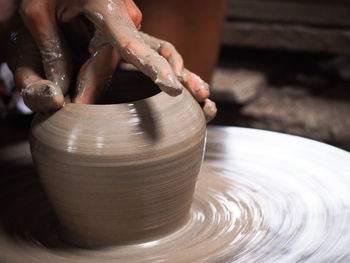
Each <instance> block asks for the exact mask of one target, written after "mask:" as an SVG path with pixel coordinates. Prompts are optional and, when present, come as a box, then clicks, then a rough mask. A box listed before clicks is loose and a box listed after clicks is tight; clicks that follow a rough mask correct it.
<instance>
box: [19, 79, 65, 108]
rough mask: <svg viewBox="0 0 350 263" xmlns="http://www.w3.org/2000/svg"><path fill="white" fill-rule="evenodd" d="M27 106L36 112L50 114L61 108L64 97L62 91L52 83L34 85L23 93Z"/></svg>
mask: <svg viewBox="0 0 350 263" xmlns="http://www.w3.org/2000/svg"><path fill="white" fill-rule="evenodd" d="M21 95H22V96H23V100H24V102H25V104H26V105H27V106H28V107H29V108H30V109H31V110H32V111H35V112H50V111H55V110H57V109H59V108H61V107H62V106H63V104H64V97H63V94H62V91H61V89H59V88H58V87H56V86H54V84H51V83H33V84H32V85H30V86H29V87H27V88H25V89H23V90H22V91H21Z"/></svg>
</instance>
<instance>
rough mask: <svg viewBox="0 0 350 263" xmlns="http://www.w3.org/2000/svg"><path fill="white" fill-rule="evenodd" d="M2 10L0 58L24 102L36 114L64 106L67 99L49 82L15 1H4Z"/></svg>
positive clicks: (0, 19) (0, 15)
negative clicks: (12, 75)
mask: <svg viewBox="0 0 350 263" xmlns="http://www.w3.org/2000/svg"><path fill="white" fill-rule="evenodd" d="M1 6H2V10H1V11H0V36H1V39H2V40H3V41H2V43H1V56H2V59H4V60H5V61H6V62H7V64H8V66H9V67H10V69H11V70H12V72H13V73H14V80H15V84H16V86H17V87H18V88H19V89H20V90H21V94H22V95H23V98H24V101H25V103H26V104H27V106H29V107H30V108H31V109H32V110H33V111H38V112H43V111H48V110H54V109H57V108H59V107H61V106H62V104H63V103H64V97H63V94H62V91H61V89H60V88H59V87H58V85H56V84H55V83H54V82H52V81H49V80H46V79H45V77H44V72H43V69H42V61H41V56H40V53H39V50H38V48H37V45H36V43H35V42H34V40H33V38H32V36H31V34H30V32H28V30H27V29H26V27H25V26H24V24H23V22H22V20H21V18H20V17H19V15H18V2H17V1H16V0H6V1H5V0H2V1H1Z"/></svg>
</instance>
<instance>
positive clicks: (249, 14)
mask: <svg viewBox="0 0 350 263" xmlns="http://www.w3.org/2000/svg"><path fill="white" fill-rule="evenodd" d="M144 19H145V18H144ZM0 75H1V76H2V79H1V81H0V98H1V99H0V121H1V123H2V124H5V125H2V128H1V131H0V132H1V133H0V135H1V136H2V137H3V138H4V137H5V136H7V135H6V134H9V133H11V134H16V133H18V134H23V130H27V129H28V127H29V124H30V120H31V115H30V112H29V111H28V110H27V109H26V107H25V106H24V105H23V102H22V100H21V98H20V96H19V94H18V92H17V91H16V90H15V89H13V88H12V86H13V84H12V83H13V81H12V79H11V73H10V72H9V71H8V69H7V67H6V65H4V64H3V65H1V67H0ZM116 82H117V83H116V84H115V85H118V86H128V85H138V86H139V85H141V84H140V83H142V82H144V83H145V84H142V85H146V84H147V85H153V84H152V83H151V82H150V81H149V80H148V79H147V78H146V77H144V76H142V74H140V73H138V72H136V71H133V70H130V69H128V68H127V67H121V69H119V72H118V73H117V80H116ZM211 91H212V95H211V98H212V99H213V100H214V101H215V102H216V103H217V107H218V115H217V117H216V119H214V121H212V122H211V123H210V125H224V126H242V127H252V128H261V129H267V130H273V131H279V132H285V133H290V134H295V135H300V136H304V137H308V138H312V139H316V140H319V141H323V142H326V143H330V144H332V145H335V146H338V147H341V148H343V149H346V150H350V2H349V1H345V0H283V1H282V0H228V1H227V6H226V17H225V23H224V29H223V34H222V39H221V48H220V53H219V59H218V64H217V67H216V68H215V71H214V75H213V77H212V81H211ZM28 114H29V115H28ZM21 136H24V135H21Z"/></svg>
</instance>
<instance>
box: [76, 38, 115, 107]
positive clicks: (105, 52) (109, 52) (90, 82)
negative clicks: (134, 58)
mask: <svg viewBox="0 0 350 263" xmlns="http://www.w3.org/2000/svg"><path fill="white" fill-rule="evenodd" d="M89 49H90V52H91V57H90V58H89V59H88V60H87V61H86V63H85V64H84V65H83V66H82V68H81V70H80V72H79V75H78V78H77V85H76V86H77V95H76V97H75V99H74V102H75V103H80V104H91V103H96V101H97V99H98V97H99V96H100V95H101V94H102V93H103V92H104V90H105V88H106V87H107V86H108V85H109V83H110V81H111V79H112V76H113V73H114V71H115V69H116V67H117V65H118V62H119V61H120V56H119V55H118V54H117V52H115V50H114V49H113V47H112V46H111V45H110V44H108V43H106V41H103V39H102V38H101V37H100V36H95V37H94V38H93V39H92V41H91V44H90V48H89Z"/></svg>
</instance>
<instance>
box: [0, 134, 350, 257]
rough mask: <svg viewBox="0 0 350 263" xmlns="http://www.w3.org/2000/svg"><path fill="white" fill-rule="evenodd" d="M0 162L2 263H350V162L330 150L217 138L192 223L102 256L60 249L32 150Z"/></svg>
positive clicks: (285, 139)
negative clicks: (32, 157) (0, 173)
mask: <svg viewBox="0 0 350 263" xmlns="http://www.w3.org/2000/svg"><path fill="white" fill-rule="evenodd" d="M266 149H269V151H267V150H266ZM0 156H1V163H0V164H1V165H2V166H1V171H3V173H2V176H1V177H0V188H1V191H0V197H1V198H0V208H1V211H2V213H1V214H0V222H1V226H2V227H1V228H0V247H1V250H0V260H1V261H4V262H8V263H17V262H21V263H22V262H24V261H25V262H28V263H39V262H54V263H56V262H57V263H58V262H59V263H62V262H63V263H78V262H84V263H85V262H86V263H89V262H91V263H92V262H94V263H97V262H139V263H140V262H174V263H175V262H176V263H178V262H209V263H218V262H263V263H269V262H349V261H350V252H349V243H350V236H349V234H348V226H349V224H350V194H349V191H348V189H349V187H350V177H349V175H350V170H349V165H348V164H349V163H350V154H349V153H347V152H345V151H342V150H339V149H336V148H334V147H331V146H328V145H325V144H322V143H318V142H315V141H311V140H307V139H302V138H299V137H295V136H289V135H282V134H278V133H272V132H266V131H257V130H251V129H240V128H209V129H208V139H207V150H206V157H205V160H204V164H203V167H202V170H201V172H200V175H199V181H198V183H197V187H196V191H195V195H194V200H193V204H192V207H191V209H190V212H189V217H188V218H187V220H186V222H185V223H184V224H183V225H182V226H180V227H179V228H177V229H176V230H175V231H173V232H171V233H169V234H166V235H164V236H162V237H160V238H156V239H154V240H151V241H149V242H139V243H134V244H129V245H121V246H113V247H109V248H103V249H94V250H87V249H81V248H77V247H75V246H72V245H70V244H69V243H67V242H66V241H64V240H62V238H61V236H60V227H59V225H58V222H57V218H56V217H55V216H54V214H53V212H52V209H51V207H50V206H49V204H48V203H47V199H46V197H45V196H44V193H43V191H42V190H41V188H40V186H39V184H38V182H37V181H36V180H35V179H36V176H35V173H34V168H33V166H32V164H31V162H30V153H29V147H28V145H27V144H18V145H14V146H12V147H8V148H6V149H2V150H0ZM11 164H12V165H11ZM14 164H15V165H14Z"/></svg>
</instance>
